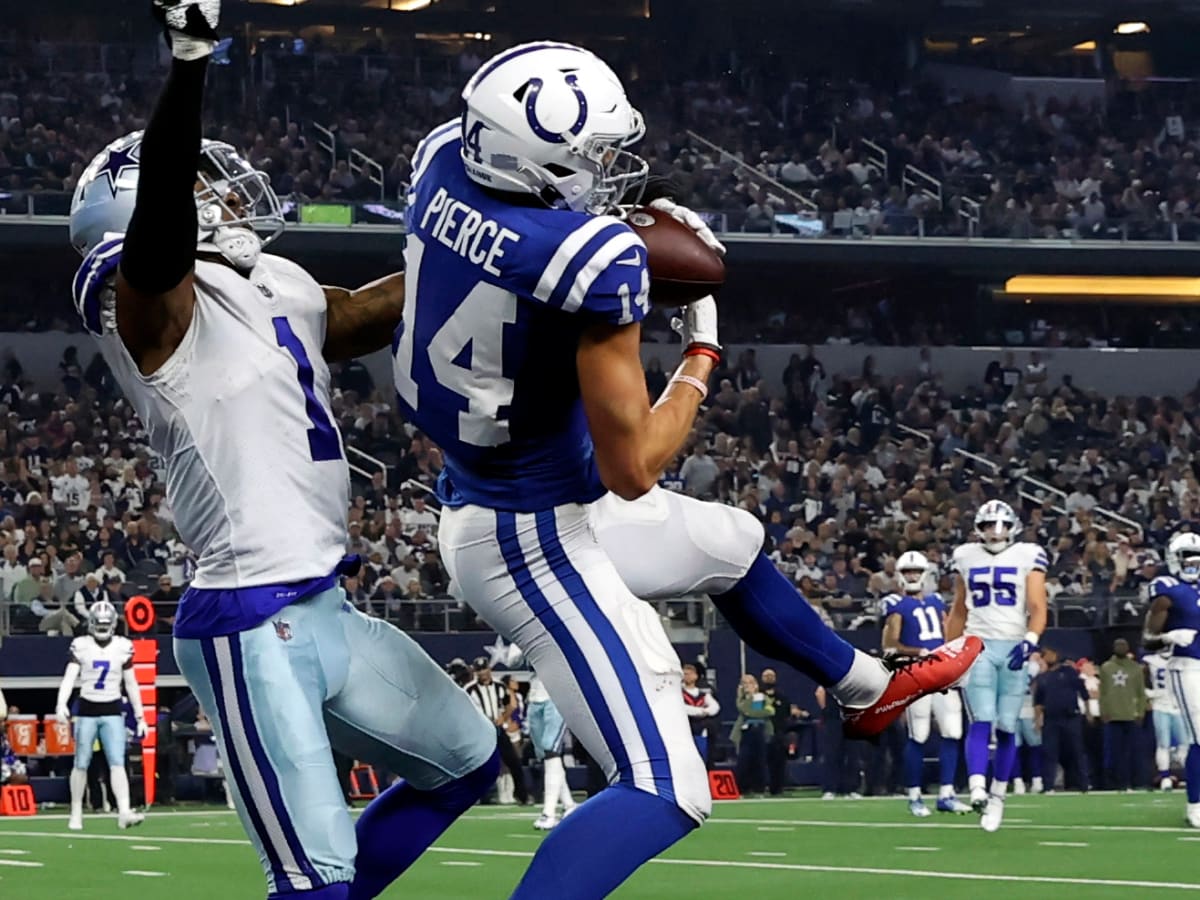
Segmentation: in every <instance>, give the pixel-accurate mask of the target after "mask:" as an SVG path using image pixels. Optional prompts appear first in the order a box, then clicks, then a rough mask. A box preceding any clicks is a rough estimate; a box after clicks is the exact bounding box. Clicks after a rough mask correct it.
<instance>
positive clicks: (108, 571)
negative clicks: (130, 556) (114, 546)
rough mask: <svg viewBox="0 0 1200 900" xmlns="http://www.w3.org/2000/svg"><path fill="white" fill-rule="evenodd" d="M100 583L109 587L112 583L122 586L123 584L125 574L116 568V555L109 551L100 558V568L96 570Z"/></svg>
mask: <svg viewBox="0 0 1200 900" xmlns="http://www.w3.org/2000/svg"><path fill="white" fill-rule="evenodd" d="M96 572H97V574H98V575H99V576H100V579H101V581H103V582H104V584H105V585H111V584H112V583H113V582H116V584H117V585H118V586H119V585H122V584H124V583H125V573H124V572H123V571H122V570H121V569H119V568H117V562H116V553H114V552H113V551H111V550H109V551H106V552H105V553H104V554H103V555H102V556H101V557H100V566H99V567H98V568H97V569H96Z"/></svg>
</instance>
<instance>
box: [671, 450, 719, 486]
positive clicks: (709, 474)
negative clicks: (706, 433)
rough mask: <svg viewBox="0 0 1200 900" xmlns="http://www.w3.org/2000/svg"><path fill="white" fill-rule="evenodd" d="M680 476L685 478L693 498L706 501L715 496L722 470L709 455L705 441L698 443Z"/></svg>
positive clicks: (684, 481) (685, 483)
mask: <svg viewBox="0 0 1200 900" xmlns="http://www.w3.org/2000/svg"><path fill="white" fill-rule="evenodd" d="M679 474H680V475H682V476H683V483H684V487H685V489H686V490H687V492H688V494H690V495H691V496H693V497H700V498H701V499H706V500H707V499H709V498H711V497H712V496H713V494H714V493H715V488H716V483H717V477H718V476H719V475H720V474H721V470H720V467H719V466H718V465H717V463H716V462H715V461H714V460H713V458H712V457H711V456H709V455H708V445H707V443H706V442H705V441H704V440H703V439H701V440H698V441H696V443H695V445H694V446H693V447H692V453H691V455H690V456H689V457H688V458H687V459H686V460H684V462H683V466H682V467H681V468H680V470H679Z"/></svg>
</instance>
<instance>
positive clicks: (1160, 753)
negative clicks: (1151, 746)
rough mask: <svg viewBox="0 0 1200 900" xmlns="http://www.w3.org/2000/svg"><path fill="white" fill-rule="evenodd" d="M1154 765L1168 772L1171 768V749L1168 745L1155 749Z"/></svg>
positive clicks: (1161, 770) (1160, 770)
mask: <svg viewBox="0 0 1200 900" xmlns="http://www.w3.org/2000/svg"><path fill="white" fill-rule="evenodd" d="M1154 766H1155V769H1157V770H1158V771H1159V772H1168V771H1170V769H1171V751H1170V750H1168V749H1167V748H1166V747H1159V748H1157V749H1156V750H1155V751H1154Z"/></svg>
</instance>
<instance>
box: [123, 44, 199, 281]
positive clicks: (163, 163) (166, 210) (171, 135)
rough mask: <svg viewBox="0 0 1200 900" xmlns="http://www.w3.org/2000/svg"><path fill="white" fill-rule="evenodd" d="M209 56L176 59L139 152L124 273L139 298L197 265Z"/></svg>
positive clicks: (125, 249) (127, 234) (124, 255)
mask: <svg viewBox="0 0 1200 900" xmlns="http://www.w3.org/2000/svg"><path fill="white" fill-rule="evenodd" d="M207 69H208V57H207V56H204V57H202V58H200V59H196V60H181V59H173V60H172V61H171V71H170V74H168V76H167V83H166V85H165V86H164V87H163V91H162V94H161V95H160V96H159V98H158V105H157V106H156V107H155V109H154V113H153V115H151V117H150V122H149V124H148V125H147V126H146V132H145V134H144V135H143V137H142V144H141V150H140V157H139V160H138V163H139V173H138V188H137V201H136V204H135V205H134V210H133V218H132V220H131V221H130V223H129V230H128V231H127V232H126V234H125V246H124V248H123V250H122V252H121V274H122V275H124V276H125V281H126V282H128V284H129V286H130V287H132V288H133V289H134V290H135V291H137V292H138V293H140V294H145V295H147V296H155V295H158V294H164V293H166V292H167V291H169V290H171V288H173V287H175V286H176V285H178V284H179V283H180V282H181V281H182V280H183V279H184V278H185V277H186V276H187V274H188V273H189V272H190V271H192V268H193V266H194V265H195V261H196V230H197V223H196V200H195V189H196V171H197V169H198V168H199V165H200V142H201V127H200V116H201V108H202V105H203V98H204V76H205V73H206V71H207Z"/></svg>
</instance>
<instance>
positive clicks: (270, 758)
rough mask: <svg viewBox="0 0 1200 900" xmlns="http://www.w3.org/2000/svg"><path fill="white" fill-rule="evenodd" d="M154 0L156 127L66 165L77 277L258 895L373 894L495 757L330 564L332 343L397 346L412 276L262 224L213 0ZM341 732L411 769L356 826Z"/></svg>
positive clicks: (343, 483)
mask: <svg viewBox="0 0 1200 900" xmlns="http://www.w3.org/2000/svg"><path fill="white" fill-rule="evenodd" d="M155 7H156V10H157V12H158V15H159V17H160V18H161V19H162V20H164V24H165V25H166V30H167V34H168V38H169V41H170V44H171V52H172V56H173V59H172V62H171V68H170V73H169V75H168V77H167V83H166V85H165V87H164V89H163V92H162V95H161V97H160V98H159V101H158V104H157V106H156V107H155V110H154V113H153V115H152V116H151V118H150V121H149V123H148V124H147V127H146V130H145V133H144V134H132V135H127V136H126V137H124V138H121V139H119V140H118V141H115V142H114V143H113V144H111V145H110V146H109V147H107V148H106V149H105V150H104V151H102V152H101V153H100V155H99V156H98V157H97V158H96V159H95V160H94V161H93V162H92V163H91V165H89V166H88V167H87V169H86V170H85V171H84V173H83V175H82V176H81V177H80V179H79V183H78V186H77V188H76V193H75V196H74V198H73V200H72V207H71V223H70V226H71V239H72V243H73V244H74V245H75V246H76V247H77V248H78V249H79V250H80V251H81V252H82V253H83V254H84V255H85V258H84V262H83V265H82V266H81V267H80V270H79V274H78V275H77V276H76V278H75V281H74V293H75V300H76V304H77V308H78V311H79V313H80V316H81V318H82V320H83V323H84V327H85V328H86V330H87V331H88V332H89V333H90V334H91V335H92V336H93V337H94V338H95V340H96V342H97V344H98V345H99V347H100V351H101V353H103V355H104V358H105V360H106V361H107V362H108V364H109V366H110V367H111V369H112V371H113V375H114V377H115V378H116V380H117V382H118V383H119V384H120V386H121V388H122V392H123V394H124V396H125V398H126V400H127V401H128V402H129V403H130V404H131V405H132V407H133V409H134V410H135V411H136V412H137V414H138V417H139V418H140V419H141V421H142V423H143V425H144V426H145V428H146V430H147V432H148V435H149V438H148V439H149V443H150V446H151V447H152V448H153V449H154V451H155V452H156V453H157V454H159V455H160V456H161V457H163V458H164V459H165V460H166V482H167V494H168V496H169V498H170V500H171V504H172V507H173V509H174V510H175V517H176V525H177V526H178V528H179V532H180V535H181V536H182V537H183V539H184V541H185V542H186V543H187V545H188V546H189V547H190V548H191V549H192V550H193V551H195V552H196V553H197V554H198V555H199V564H198V566H197V570H196V575H195V578H194V579H193V580H192V583H191V585H190V587H189V589H188V590H187V592H186V593H185V594H184V595H183V597H182V599H181V600H180V604H179V610H178V614H177V616H176V620H175V624H174V634H175V642H174V647H175V658H176V660H177V661H178V663H179V668H180V671H181V672H182V673H183V675H184V676H185V677H186V678H187V681H188V684H189V686H190V687H191V688H192V690H193V691H195V693H196V696H197V698H198V699H199V701H200V704H201V705H202V706H203V708H204V711H205V713H206V714H207V716H208V718H209V719H210V720H211V721H212V723H213V731H214V735H215V737H216V740H217V742H218V745H219V747H220V751H221V758H222V759H223V760H224V762H225V766H226V770H227V772H229V774H230V778H231V793H232V795H233V799H234V802H235V805H236V806H237V809H238V813H239V816H240V818H241V822H242V825H243V827H244V828H245V830H246V832H247V834H248V835H249V837H250V839H251V841H252V843H253V844H254V846H255V849H256V850H257V851H258V854H259V858H260V861H261V863H262V866H263V869H264V871H265V873H266V876H267V894H268V895H269V896H270V897H273V898H278V897H283V896H289V897H305V898H312V900H365V898H370V897H375V896H377V895H378V893H380V892H381V891H382V890H383V889H384V887H385V886H386V885H387V884H388V883H389V882H391V881H392V880H393V879H394V878H395V877H396V876H397V875H398V874H400V873H401V872H402V871H404V869H405V868H406V867H407V866H408V865H409V864H411V863H412V862H413V861H414V860H415V859H416V858H417V856H419V855H420V853H421V852H422V851H423V850H424V849H425V848H426V847H427V846H428V845H429V844H430V843H431V842H432V841H433V840H434V839H435V838H436V837H437V836H438V835H439V834H440V833H441V832H442V831H444V830H445V829H446V828H447V827H448V826H449V825H450V824H451V823H452V822H453V821H454V820H455V818H456V817H457V816H458V815H459V814H460V813H462V812H463V811H464V810H465V809H467V808H468V807H470V806H471V805H472V804H473V803H474V802H475V801H476V800H477V799H478V798H479V797H480V796H482V795H483V794H484V793H485V792H486V791H487V790H488V788H489V787H490V786H491V783H492V781H494V779H495V776H496V771H497V766H498V763H497V760H496V739H495V730H494V729H493V727H492V726H491V725H490V723H488V722H487V720H486V719H484V718H483V716H482V715H481V714H480V713H479V712H478V711H476V709H475V707H474V705H473V704H472V703H471V701H470V699H469V698H468V697H467V695H466V694H464V693H463V692H462V691H460V690H458V688H457V687H456V686H455V685H454V684H453V682H451V681H450V679H449V678H447V676H446V675H445V673H443V672H442V671H441V670H440V669H439V668H438V666H436V665H435V664H434V662H433V661H432V660H431V659H430V658H429V657H428V656H427V655H426V654H425V653H424V652H423V651H422V650H421V649H420V647H418V646H417V645H416V643H415V642H413V641H412V640H411V639H410V638H408V637H407V636H406V635H404V634H402V633H401V632H400V631H398V630H397V629H395V628H393V627H392V626H390V625H388V624H387V623H385V622H383V621H381V620H379V619H373V618H368V617H367V616H364V615H362V614H361V613H359V612H358V611H357V610H356V609H354V608H353V606H351V605H350V604H349V603H347V602H345V594H344V592H343V591H342V589H341V588H340V587H339V586H338V575H339V574H341V573H342V572H344V571H347V570H349V569H352V568H354V562H353V561H349V560H343V554H344V552H345V547H346V540H347V538H346V518H347V509H348V507H349V471H348V469H347V464H346V456H345V452H344V449H343V446H342V442H341V437H340V435H339V434H338V432H337V429H336V428H335V427H334V425H333V421H332V418H331V415H330V411H329V403H330V396H329V390H330V388H329V381H330V378H329V369H328V366H327V365H326V358H329V359H348V358H350V357H353V356H355V355H359V354H361V353H366V352H369V351H371V350H374V349H379V347H380V346H382V345H386V343H387V340H388V336H389V334H390V331H391V329H392V328H394V327H395V324H396V322H397V321H398V320H399V312H400V308H401V307H402V306H403V300H404V287H403V280H402V279H401V278H398V277H395V276H391V277H388V278H385V279H382V280H381V281H379V282H377V283H375V284H373V285H368V286H367V287H366V288H363V289H360V290H358V291H353V292H351V291H345V290H342V289H338V288H322V287H321V286H320V285H318V284H317V283H316V281H314V280H313V278H312V276H310V275H309V274H308V273H307V272H305V271H304V270H303V269H302V268H300V267H299V266H297V265H296V264H295V263H293V262H291V261H289V260H286V259H283V258H281V257H279V256H275V255H273V254H268V253H265V252H262V251H263V244H264V239H263V238H262V237H261V236H260V235H259V233H258V232H257V229H260V228H261V229H263V231H264V232H265V233H266V234H267V235H268V236H273V235H275V234H277V233H278V232H279V230H280V229H281V228H282V227H283V218H282V214H281V213H280V209H279V203H278V199H277V198H276V197H275V195H274V193H273V192H272V191H271V187H270V182H269V181H268V179H267V178H266V176H265V175H263V174H262V173H261V172H257V171H255V170H254V169H253V168H252V167H251V166H250V165H249V163H247V162H246V160H245V159H243V158H242V157H240V156H239V155H238V154H237V152H236V150H235V149H234V148H233V147H231V146H229V145H227V144H220V143H217V142H213V141H202V140H201V106H202V98H203V91H204V82H205V74H206V69H207V65H208V63H207V61H208V58H209V56H210V55H211V53H212V51H213V47H214V45H215V43H216V32H215V28H216V25H217V19H218V15H219V3H218V0H155ZM88 664H89V665H90V663H88ZM85 699H86V693H85ZM101 699H103V698H101ZM429 711H433V713H432V715H431V714H430V712H429ZM331 745H332V746H333V747H337V748H338V749H339V750H341V751H342V752H344V753H346V754H347V755H353V756H355V757H356V758H359V759H363V760H367V761H370V762H375V763H377V764H379V765H382V766H384V767H386V768H387V769H388V770H390V771H394V772H397V773H399V774H401V775H402V776H403V777H404V780H403V781H402V782H399V783H397V784H395V785H393V786H392V787H390V788H389V789H388V790H387V791H385V792H384V793H383V794H382V795H380V796H379V797H378V798H376V799H375V800H374V801H373V802H372V804H371V805H370V806H369V807H368V808H367V810H366V811H365V812H364V814H363V815H362V816H361V817H360V818H359V820H358V822H357V825H356V823H355V822H354V820H353V819H352V818H351V817H350V815H349V813H348V812H347V809H346V803H345V797H344V795H343V793H342V790H341V787H340V785H339V783H338V778H337V772H336V768H335V765H334V762H333V757H332V754H331ZM114 774H115V773H114ZM123 818H124V817H123ZM124 824H125V823H124V822H122V827H124Z"/></svg>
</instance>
